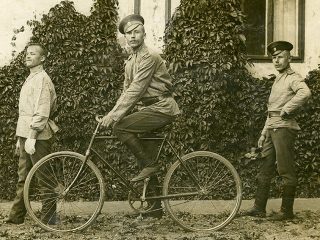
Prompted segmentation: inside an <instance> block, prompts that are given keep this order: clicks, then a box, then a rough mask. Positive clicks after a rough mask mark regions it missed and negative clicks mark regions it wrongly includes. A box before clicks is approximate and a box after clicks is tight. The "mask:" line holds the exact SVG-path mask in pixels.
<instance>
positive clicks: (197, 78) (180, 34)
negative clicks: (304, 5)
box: [165, 0, 319, 197]
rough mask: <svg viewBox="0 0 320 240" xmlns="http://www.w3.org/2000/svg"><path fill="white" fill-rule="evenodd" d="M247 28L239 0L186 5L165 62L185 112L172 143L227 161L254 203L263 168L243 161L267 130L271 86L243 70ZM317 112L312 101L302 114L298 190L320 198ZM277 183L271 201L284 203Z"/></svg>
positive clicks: (174, 22) (172, 29)
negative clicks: (239, 177)
mask: <svg viewBox="0 0 320 240" xmlns="http://www.w3.org/2000/svg"><path fill="white" fill-rule="evenodd" d="M243 21H244V18H243V15H242V13H241V11H240V1H237V0H225V1H220V0H182V1H181V4H180V6H179V7H178V8H177V9H176V12H175V13H174V15H173V17H172V19H171V21H170V22H169V23H168V25H167V28H166V35H165V57H166V60H167V62H168V63H170V70H171V74H172V76H173V77H174V78H175V88H176V93H177V99H178V100H179V105H180V107H181V109H182V110H183V113H182V115H181V116H180V117H179V119H178V120H177V122H176V123H175V126H174V129H173V131H172V137H173V139H175V140H177V141H180V142H183V143H184V148H185V149H190V150H199V149H202V150H206V149H208V150H211V151H214V152H217V153H219V154H221V155H223V156H225V157H227V158H228V159H229V160H230V161H231V162H232V163H233V164H234V165H235V166H236V168H237V170H238V171H239V173H240V175H241V178H242V180H243V185H244V196H245V197H249V196H250V197H252V196H253V194H254V192H255V184H256V182H255V176H256V173H257V169H258V167H259V161H250V160H246V159H245V158H244V157H243V156H244V154H245V153H246V152H248V151H249V149H250V147H253V146H256V144H257V139H258V138H259V135H260V132H261V130H262V128H263V126H264V122H265V118H266V114H265V111H266V110H267V108H266V103H267V100H268V95H269V93H270V89H271V84H272V81H271V80H268V79H267V78H266V79H263V80H259V79H255V78H253V77H252V76H251V75H250V73H248V71H247V70H246V68H245V65H246V60H245V56H246V54H245V45H244V41H245V37H244V35H243V26H244V25H243ZM317 77H319V76H318V75H317V74H315V73H311V75H310V76H309V78H311V79H312V80H308V83H309V84H310V86H311V88H312V89H313V92H314V97H313V99H314V98H318V96H319V92H318V90H317V89H319V88H317V87H318V86H317V87H316V85H317V84H318V83H317V84H316V83H315V82H317V80H316V79H317ZM318 105H319V101H317V100H316V99H315V100H311V101H310V102H309V103H308V106H309V107H307V108H305V109H304V110H305V111H301V115H299V122H301V123H302V124H301V125H302V128H303V131H302V133H301V134H300V136H299V139H298V142H297V147H296V150H297V153H298V159H299V160H298V164H299V166H298V171H299V180H300V183H301V184H302V186H305V187H301V188H300V189H299V191H300V194H301V195H302V196H315V195H319V190H316V189H319V172H318V171H316V169H317V167H318V169H319V160H318V159H319V158H318V153H317V151H316V150H317V148H318V146H319V141H318V137H317V136H316V135H315V129H317V128H316V126H318V123H317V121H318V120H317V119H319V118H317V115H316V116H315V114H317V113H315V112H316V111H314V110H315V109H317V106H318ZM311 106H312V107H311ZM309 108H311V109H310V110H309ZM312 110H313V111H314V112H313V113H312V116H314V117H313V118H312V120H311V121H310V112H311V111H312ZM306 123H308V124H306ZM305 125H308V126H305ZM311 129H312V131H311ZM311 136H313V137H312V138H311V139H312V140H311V139H310V137H311ZM301 159H303V164H301ZM310 160H311V162H312V163H310ZM308 161H309V162H308ZM310 177H311V178H312V180H313V181H312V183H311V182H309V180H310ZM278 180H279V179H278V178H276V179H275V180H274V181H275V184H274V185H273V186H274V187H273V189H272V196H279V193H280V191H279V190H280V184H279V182H280V181H278Z"/></svg>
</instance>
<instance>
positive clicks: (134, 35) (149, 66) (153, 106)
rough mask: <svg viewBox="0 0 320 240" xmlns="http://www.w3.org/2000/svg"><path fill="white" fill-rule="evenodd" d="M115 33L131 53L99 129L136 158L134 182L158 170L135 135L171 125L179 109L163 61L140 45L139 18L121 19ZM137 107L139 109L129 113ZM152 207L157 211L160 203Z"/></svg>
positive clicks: (142, 33) (142, 36) (141, 23)
mask: <svg viewBox="0 0 320 240" xmlns="http://www.w3.org/2000/svg"><path fill="white" fill-rule="evenodd" d="M119 31H120V32H121V33H122V34H124V36H125V38H126V40H127V43H128V45H129V46H130V48H131V49H132V54H131V55H130V56H129V58H128V60H127V62H126V66H125V80H124V85H123V92H122V94H121V96H120V97H119V99H118V101H117V103H116V105H115V106H114V107H113V109H112V110H111V111H110V112H109V113H108V114H107V115H106V116H104V117H103V118H102V126H105V127H109V126H111V127H113V131H114V134H115V135H116V136H117V137H118V138H119V140H120V141H121V142H123V143H124V144H125V145H126V146H127V147H128V148H129V149H130V150H131V152H132V153H133V154H134V155H135V157H136V158H137V164H138V167H139V168H140V169H141V172H140V173H139V175H138V176H136V177H134V178H133V179H132V180H131V181H132V182H136V181H140V180H143V179H145V178H146V177H148V176H151V175H153V174H154V173H155V172H157V171H158V167H157V164H156V163H155V162H153V159H152V157H151V153H149V152H148V151H147V150H146V148H145V147H144V146H143V144H142V142H141V140H140V139H139V137H138V134H141V133H146V132H150V131H152V130H155V129H158V128H161V127H163V126H165V125H168V124H170V123H172V121H173V120H174V119H175V116H176V115H177V114H179V108H178V105H177V103H176V101H175V100H174V98H173V96H172V79H171V77H170V75H169V73H168V71H167V68H166V66H165V63H164V61H163V59H162V58H161V56H160V55H159V54H158V53H156V52H154V51H152V50H151V49H149V48H148V47H147V46H146V45H145V43H144V39H145V36H146V33H145V29H144V19H143V17H142V16H140V15H138V14H132V15H129V16H127V17H125V18H124V19H122V20H121V22H120V24H119ZM137 104H138V105H139V104H141V105H142V106H140V108H139V110H138V111H136V112H134V113H131V110H132V109H133V108H134V107H135V106H136V105H137ZM156 206H157V207H159V208H161V207H160V206H161V202H160V201H158V202H157V204H156ZM153 216H155V217H161V216H162V210H161V211H158V212H156V211H155V212H154V214H153Z"/></svg>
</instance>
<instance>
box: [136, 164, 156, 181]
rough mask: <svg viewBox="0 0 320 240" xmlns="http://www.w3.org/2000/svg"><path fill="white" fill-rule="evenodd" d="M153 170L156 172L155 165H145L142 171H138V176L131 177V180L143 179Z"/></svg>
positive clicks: (151, 173)
mask: <svg viewBox="0 0 320 240" xmlns="http://www.w3.org/2000/svg"><path fill="white" fill-rule="evenodd" d="M155 172H158V168H157V167H146V168H144V169H142V171H141V172H140V173H139V175H138V176H136V177H134V178H132V179H131V182H137V181H141V180H144V179H145V178H147V177H149V176H151V175H153V174H154V173H155Z"/></svg>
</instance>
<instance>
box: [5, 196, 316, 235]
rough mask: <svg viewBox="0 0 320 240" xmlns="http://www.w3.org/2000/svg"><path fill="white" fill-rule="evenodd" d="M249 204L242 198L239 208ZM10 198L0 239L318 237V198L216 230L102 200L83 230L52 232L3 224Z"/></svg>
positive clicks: (273, 205) (273, 203)
mask: <svg viewBox="0 0 320 240" xmlns="http://www.w3.org/2000/svg"><path fill="white" fill-rule="evenodd" d="M280 202H281V201H280V199H272V200H270V201H269V203H268V209H267V210H268V214H272V212H273V211H276V210H277V209H278V208H279V206H280ZM251 205H252V201H248V200H245V201H243V203H242V206H241V210H243V209H247V208H249V207H250V206H251ZM10 206H11V202H2V203H0V240H11V239H19V240H20V239H21V240H47V239H66V240H84V239H87V240H89V239H90V240H91V239H93V240H94V239H99V240H104V239H106V240H108V239H112V240H118V239H119V240H120V239H121V240H127V239H128V240H131V239H132V240H144V239H154V240H160V239H161V240H171V239H179V240H189V239H190V240H191V239H199V240H205V239H217V240H219V239H221V240H250V239H258V240H260V239H261V240H262V239H264V240H265V239H267V240H287V239H288V240H298V239H299V240H309V239H312V240H318V239H319V240H320V199H315V198H314V199H297V200H296V202H295V211H296V218H295V219H294V220H293V221H287V222H280V223H279V222H278V223H274V222H270V221H268V219H259V218H251V217H237V218H235V219H234V220H233V221H232V222H231V223H230V224H229V225H228V226H227V227H225V228H224V229H222V230H221V231H218V232H211V233H193V232H186V231H184V230H182V229H181V228H180V227H179V226H177V224H176V223H175V222H173V221H172V220H171V218H169V217H168V216H165V217H163V218H162V219H161V220H153V219H152V220H150V219H146V220H142V221H138V220H136V219H135V218H134V217H130V216H126V214H127V213H130V212H131V209H130V207H129V205H128V203H127V202H106V203H105V205H104V208H103V211H102V214H101V215H100V216H99V217H98V220H97V222H96V223H95V224H94V225H93V226H92V227H90V228H88V229H87V230H86V231H83V232H79V233H68V234H55V233H51V232H45V231H43V230H42V229H40V228H39V227H37V226H36V225H35V224H34V223H33V222H32V221H31V220H30V219H29V218H27V220H26V222H25V223H24V224H21V225H8V224H4V223H3V220H4V218H5V217H6V216H7V215H8V212H9V209H10Z"/></svg>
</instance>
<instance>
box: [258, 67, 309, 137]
mask: <svg viewBox="0 0 320 240" xmlns="http://www.w3.org/2000/svg"><path fill="white" fill-rule="evenodd" d="M310 96H311V92H310V89H309V88H308V86H307V84H306V83H305V81H304V79H303V78H302V77H301V75H300V74H298V73H296V72H294V71H293V70H292V69H291V68H290V67H289V68H288V69H287V70H285V71H284V72H283V73H281V74H279V75H278V76H277V77H276V79H275V80H274V83H273V85H272V88H271V93H270V96H269V100H268V112H281V111H284V112H286V113H287V114H289V115H290V114H291V113H293V112H294V111H295V110H296V109H297V108H299V107H300V106H301V105H303V104H304V103H305V102H306V100H307V99H308V98H309V97H310ZM274 128H291V129H295V130H300V127H299V125H298V123H297V121H296V120H295V119H294V118H288V119H285V120H284V119H282V118H281V117H280V116H279V117H268V118H267V120H266V122H265V126H264V128H263V130H262V133H261V134H262V135H265V134H266V132H267V129H274Z"/></svg>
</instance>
